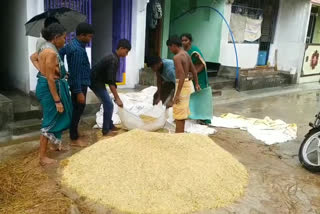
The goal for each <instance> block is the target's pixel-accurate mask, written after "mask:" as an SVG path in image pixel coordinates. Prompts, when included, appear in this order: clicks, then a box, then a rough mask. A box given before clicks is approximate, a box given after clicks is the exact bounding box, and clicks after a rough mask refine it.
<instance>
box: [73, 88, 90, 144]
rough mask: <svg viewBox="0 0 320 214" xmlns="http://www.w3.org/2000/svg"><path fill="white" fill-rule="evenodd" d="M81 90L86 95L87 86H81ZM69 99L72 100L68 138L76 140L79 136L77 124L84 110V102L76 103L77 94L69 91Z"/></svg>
mask: <svg viewBox="0 0 320 214" xmlns="http://www.w3.org/2000/svg"><path fill="white" fill-rule="evenodd" d="M81 91H82V93H83V94H84V96H85V97H87V91H88V86H81ZM71 100H72V106H73V111H72V120H71V125H70V129H69V131H70V139H71V140H77V139H78V138H79V132H78V125H79V122H80V118H81V115H82V114H83V112H84V109H85V107H86V104H81V103H78V100H77V94H75V93H72V92H71Z"/></svg>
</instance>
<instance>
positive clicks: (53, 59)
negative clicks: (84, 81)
mask: <svg viewBox="0 0 320 214" xmlns="http://www.w3.org/2000/svg"><path fill="white" fill-rule="evenodd" d="M57 61H58V59H57V54H56V53H54V52H48V53H47V54H46V56H45V68H44V73H45V74H46V77H47V80H48V85H49V90H50V93H51V95H52V97H53V99H54V101H55V102H56V108H57V111H59V112H60V113H61V112H63V111H64V109H63V105H62V103H61V100H60V97H59V94H58V92H57V87H56V82H55V81H56V74H55V72H56V68H57Z"/></svg>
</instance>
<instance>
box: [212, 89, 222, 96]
mask: <svg viewBox="0 0 320 214" xmlns="http://www.w3.org/2000/svg"><path fill="white" fill-rule="evenodd" d="M212 96H213V97H221V96H222V91H220V90H212Z"/></svg>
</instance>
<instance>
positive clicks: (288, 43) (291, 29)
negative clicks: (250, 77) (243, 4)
mask: <svg viewBox="0 0 320 214" xmlns="http://www.w3.org/2000/svg"><path fill="white" fill-rule="evenodd" d="M224 16H225V18H226V20H227V21H228V22H230V16H231V4H226V6H225V12H224ZM309 16H310V1H309V0H280V6H279V13H278V18H277V24H276V31H275V37H274V43H273V44H272V45H271V48H270V53H269V62H270V64H271V65H274V63H275V62H274V56H275V50H276V49H277V50H278V62H277V63H278V68H279V70H284V71H291V72H298V74H300V73H301V67H302V61H303V56H304V47H305V39H306V32H307V28H308V21H309ZM228 35H229V30H228V28H227V26H226V25H225V24H224V25H223V27H222V38H221V53H220V60H219V61H220V63H221V64H222V65H225V66H232V67H235V66H236V59H235V53H234V48H233V44H232V43H228ZM236 47H237V51H238V57H239V67H240V68H253V67H255V66H256V64H257V58H258V51H259V45H258V44H236Z"/></svg>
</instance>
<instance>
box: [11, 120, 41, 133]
mask: <svg viewBox="0 0 320 214" xmlns="http://www.w3.org/2000/svg"><path fill="white" fill-rule="evenodd" d="M41 123H42V120H41V119H29V120H20V121H16V122H13V123H12V124H11V125H10V126H11V129H12V134H13V135H15V136H17V135H23V134H27V133H31V132H35V131H39V130H40V128H41Z"/></svg>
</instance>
